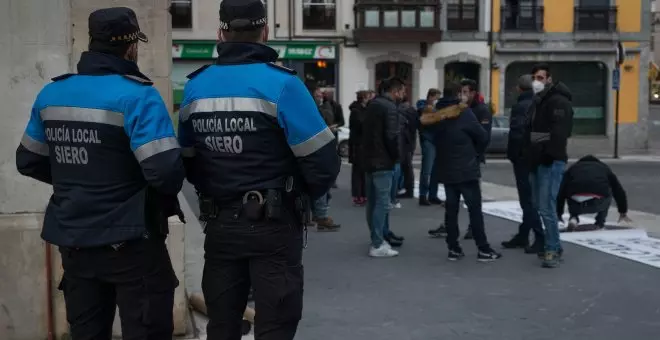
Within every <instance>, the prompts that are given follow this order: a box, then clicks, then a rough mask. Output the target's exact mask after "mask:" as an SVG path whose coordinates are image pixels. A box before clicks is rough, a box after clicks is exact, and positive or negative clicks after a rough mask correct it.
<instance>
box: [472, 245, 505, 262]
mask: <svg viewBox="0 0 660 340" xmlns="http://www.w3.org/2000/svg"><path fill="white" fill-rule="evenodd" d="M501 257H502V254H500V253H498V252H496V251H494V250H493V249H490V248H486V249H483V250H479V254H477V261H479V262H493V261H495V260H498V259H500V258H501Z"/></svg>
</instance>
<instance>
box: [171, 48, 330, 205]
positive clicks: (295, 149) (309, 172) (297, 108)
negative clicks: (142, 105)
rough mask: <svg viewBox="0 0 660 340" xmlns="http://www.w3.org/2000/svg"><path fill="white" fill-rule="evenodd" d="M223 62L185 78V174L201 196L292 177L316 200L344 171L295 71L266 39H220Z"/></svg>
mask: <svg viewBox="0 0 660 340" xmlns="http://www.w3.org/2000/svg"><path fill="white" fill-rule="evenodd" d="M218 55H219V57H218V61H217V63H216V64H215V65H211V66H205V67H203V68H201V69H199V70H197V71H195V72H194V73H192V74H191V75H189V76H188V77H189V78H190V80H189V81H188V83H187V84H186V87H185V90H184V99H183V103H182V104H181V110H180V113H179V143H180V144H181V147H182V148H183V155H184V162H185V164H186V172H187V178H188V180H189V181H190V182H191V183H193V184H194V185H195V188H196V189H197V190H198V191H199V192H200V193H202V194H204V195H206V196H209V197H214V198H215V199H217V200H219V201H227V200H235V199H237V198H240V197H242V196H243V194H244V193H245V192H247V191H251V190H265V189H279V188H283V187H284V185H285V180H286V178H287V177H289V176H293V177H294V178H297V179H298V182H299V184H301V185H299V187H301V188H302V189H303V190H304V191H305V192H307V193H308V194H309V195H310V196H311V197H312V198H316V197H320V196H321V195H323V194H325V193H326V192H327V191H328V190H329V189H330V187H331V186H332V184H333V183H334V181H335V179H336V177H337V174H338V173H339V167H340V161H339V157H338V155H337V151H336V148H337V142H336V139H335V136H334V134H333V133H332V132H331V131H330V129H328V127H327V125H326V124H325V122H324V121H323V119H322V118H321V115H320V113H319V111H318V108H317V105H316V103H315V102H314V100H313V98H312V96H311V95H310V93H309V92H308V91H307V89H306V87H305V86H304V84H303V82H302V81H301V80H300V79H299V78H298V77H297V76H296V75H295V72H293V71H291V70H289V69H285V68H282V67H279V66H276V65H274V64H273V62H275V61H276V60H277V52H275V50H273V49H271V48H269V47H267V46H265V45H261V44H250V43H223V44H220V45H219V46H218Z"/></svg>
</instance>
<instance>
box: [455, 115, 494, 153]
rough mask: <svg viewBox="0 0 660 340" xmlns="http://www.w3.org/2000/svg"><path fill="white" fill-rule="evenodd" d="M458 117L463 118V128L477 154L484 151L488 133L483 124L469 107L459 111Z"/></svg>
mask: <svg viewBox="0 0 660 340" xmlns="http://www.w3.org/2000/svg"><path fill="white" fill-rule="evenodd" d="M460 119H462V120H463V124H462V125H463V130H464V131H465V132H466V133H467V134H468V135H469V136H470V138H471V139H472V143H474V148H475V150H476V151H477V153H478V154H482V153H483V152H484V151H486V147H487V146H488V133H487V132H486V130H484V128H483V125H482V124H481V123H480V122H479V121H478V120H477V117H476V115H475V114H474V113H473V112H472V110H470V109H465V111H463V112H462V113H461V116H460Z"/></svg>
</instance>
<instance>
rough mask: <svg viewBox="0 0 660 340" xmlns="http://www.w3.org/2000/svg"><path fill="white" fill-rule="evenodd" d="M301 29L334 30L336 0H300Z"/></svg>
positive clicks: (335, 27) (335, 25)
mask: <svg viewBox="0 0 660 340" xmlns="http://www.w3.org/2000/svg"><path fill="white" fill-rule="evenodd" d="M302 9H303V10H302V29H303V30H305V31H334V30H336V29H337V1H336V0H302Z"/></svg>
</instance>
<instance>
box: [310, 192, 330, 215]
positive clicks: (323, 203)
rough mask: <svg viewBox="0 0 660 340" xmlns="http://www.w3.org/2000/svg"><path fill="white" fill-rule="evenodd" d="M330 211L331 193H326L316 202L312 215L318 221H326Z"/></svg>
mask: <svg viewBox="0 0 660 340" xmlns="http://www.w3.org/2000/svg"><path fill="white" fill-rule="evenodd" d="M328 210H330V193H325V194H323V196H321V197H319V198H318V199H317V200H316V201H314V208H313V209H312V215H314V218H316V219H320V220H322V219H326V218H328Z"/></svg>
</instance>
